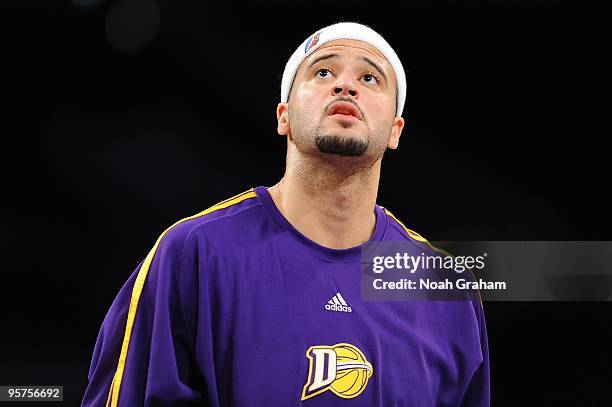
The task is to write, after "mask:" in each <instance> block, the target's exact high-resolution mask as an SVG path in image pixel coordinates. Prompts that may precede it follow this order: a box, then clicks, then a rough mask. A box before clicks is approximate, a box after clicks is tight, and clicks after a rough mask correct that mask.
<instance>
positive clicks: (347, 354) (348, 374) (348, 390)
mask: <svg viewBox="0 0 612 407" xmlns="http://www.w3.org/2000/svg"><path fill="white" fill-rule="evenodd" d="M306 357H307V358H308V360H309V361H310V364H309V367H308V379H307V380H306V384H305V385H304V387H303V389H302V400H306V399H309V398H311V397H314V396H317V395H319V394H321V393H323V392H326V391H328V390H329V391H331V392H332V393H334V394H335V395H336V396H338V397H342V398H345V399H352V398H353V397H357V396H358V395H360V394H361V393H362V392H363V391H364V390H365V388H366V385H367V384H368V379H369V378H370V377H371V376H372V372H373V369H372V364H371V363H370V362H368V360H367V359H366V357H365V355H364V354H363V352H362V351H361V350H359V349H358V348H357V347H356V346H355V345H351V344H350V343H344V342H343V343H337V344H335V345H332V346H329V345H316V346H311V347H310V348H308V350H307V351H306Z"/></svg>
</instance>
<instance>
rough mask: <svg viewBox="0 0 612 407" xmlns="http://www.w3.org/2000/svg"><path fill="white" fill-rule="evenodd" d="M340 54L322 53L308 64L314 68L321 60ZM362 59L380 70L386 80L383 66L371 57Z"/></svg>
mask: <svg viewBox="0 0 612 407" xmlns="http://www.w3.org/2000/svg"><path fill="white" fill-rule="evenodd" d="M338 56H339V55H338V54H327V55H321V56H320V57H318V58H315V59H314V60H313V61H312V62H311V63H310V64H309V65H308V69H310V68H312V66H313V65H314V64H316V63H317V62H319V61H324V60H326V59H330V58H337V57H338ZM361 59H362V60H363V61H365V62H367V63H368V64H370V65H372V67H373V68H374V69H376V70H377V71H378V73H379V74H380V75H381V76H382V77H383V79H384V80H385V81H386V80H387V75H385V73H384V72H383V70H382V68H381V67H380V66H378V64H376V63H375V62H374V61H372V60H371V59H370V58H368V57H361Z"/></svg>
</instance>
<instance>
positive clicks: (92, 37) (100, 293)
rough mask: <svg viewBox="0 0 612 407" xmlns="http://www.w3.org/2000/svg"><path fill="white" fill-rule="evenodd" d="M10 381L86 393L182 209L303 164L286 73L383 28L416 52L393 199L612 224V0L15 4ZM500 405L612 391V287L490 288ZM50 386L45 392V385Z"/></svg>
mask: <svg viewBox="0 0 612 407" xmlns="http://www.w3.org/2000/svg"><path fill="white" fill-rule="evenodd" d="M0 14H1V17H0V21H1V22H2V24H1V26H2V28H1V30H2V49H1V54H0V55H1V56H0V58H1V59H0V60H1V61H2V70H3V71H4V72H3V73H2V81H1V82H0V83H1V85H2V96H3V97H2V99H0V100H3V103H4V104H5V106H4V108H3V109H2V110H3V113H4V114H5V117H4V118H3V119H2V124H1V127H0V129H1V130H0V131H1V135H2V150H1V151H2V161H1V164H0V165H1V167H0V171H1V172H2V174H3V180H2V191H3V198H2V203H3V205H2V211H3V216H2V228H3V230H4V233H3V234H2V242H1V244H2V250H3V254H2V260H3V261H2V267H1V269H0V273H1V274H0V276H1V280H0V295H1V298H0V310H1V311H0V312H1V315H2V317H1V323H2V325H1V326H2V328H0V332H1V334H0V337H1V339H0V384H2V385H10V384H13V385H17V384H19V385H50V384H55V385H63V386H64V391H65V400H66V401H65V402H64V403H63V405H77V404H78V403H79V401H80V398H81V396H82V393H83V391H84V388H85V386H86V381H87V372H88V368H89V361H90V357H91V353H92V351H93V345H94V342H95V339H96V336H97V333H98V329H99V327H100V324H101V323H102V319H103V317H104V315H105V313H106V311H107V309H108V308H109V306H110V304H111V302H112V300H113V299H114V297H115V295H116V293H117V292H118V290H119V288H120V287H121V286H122V284H123V283H124V282H125V280H126V279H127V277H128V276H129V274H130V273H131V272H132V270H133V269H134V268H135V267H136V266H137V265H138V263H139V262H140V261H141V260H142V258H144V256H145V255H146V253H147V252H148V250H149V249H150V248H151V247H152V245H153V243H154V242H155V240H156V238H157V236H158V235H159V234H160V233H161V232H162V231H163V230H164V229H165V228H166V227H168V226H169V225H171V224H172V223H174V222H175V221H176V220H178V219H181V218H183V217H185V216H188V215H191V214H194V213H197V212H199V211H201V210H203V209H205V208H207V207H208V206H210V205H212V204H214V203H216V202H218V201H220V200H222V199H225V198H227V197H229V196H231V195H234V194H237V193H239V192H242V191H244V190H246V189H248V188H250V187H252V186H257V185H268V186H270V185H272V184H274V183H275V182H276V181H277V180H278V179H279V178H280V177H281V176H282V173H283V169H284V154H285V148H286V147H285V139H284V138H283V137H280V136H278V135H277V134H276V130H275V129H276V127H275V125H276V119H275V107H276V104H277V102H278V101H279V95H280V89H279V88H280V76H281V74H282V69H283V67H284V64H285V62H286V60H287V58H288V57H289V55H290V54H291V52H292V51H293V50H294V49H295V47H297V45H299V44H300V43H301V41H303V40H304V39H305V38H306V36H308V35H309V34H311V33H312V32H314V31H315V30H316V29H317V28H320V27H322V26H325V25H327V24H330V23H334V22H337V21H341V20H353V21H355V20H356V21H358V22H362V23H366V24H369V25H371V26H372V27H373V28H375V29H376V30H378V31H380V32H381V33H382V34H383V35H384V36H385V37H386V38H387V39H388V41H389V42H390V43H391V45H392V46H393V47H394V48H395V50H396V51H397V53H398V54H399V56H400V57H401V59H402V61H403V63H404V66H405V67H406V68H407V70H408V94H407V101H406V107H405V111H404V117H405V119H406V122H407V125H406V128H405V131H404V134H403V136H402V139H401V143H400V148H399V150H396V151H392V152H389V153H388V154H387V156H386V158H385V160H384V161H383V172H382V179H381V186H380V191H379V203H380V204H382V205H385V206H386V207H388V208H390V209H391V210H392V211H393V212H394V213H395V215H397V216H398V217H399V218H400V219H402V220H403V221H404V223H406V224H407V226H408V227H410V228H412V229H415V230H416V231H418V232H420V233H422V234H423V235H424V236H426V237H427V238H429V239H430V240H452V239H458V240H460V239H465V240H612V236H611V232H610V229H609V227H610V223H611V222H610V215H609V210H610V204H611V201H610V199H609V197H608V196H607V194H608V193H609V192H608V190H609V188H610V169H611V165H610V157H609V155H610V147H611V145H610V134H611V130H612V116H611V115H610V94H611V91H612V86H611V85H612V80H611V78H610V72H611V71H612V69H611V68H612V64H611V63H610V34H611V33H610V17H612V10H611V9H610V8H608V7H606V3H605V2H601V3H595V2H588V1H552V0H481V1H475V0H467V1H445V0H438V1H432V0H430V1H425V0H411V1H406V2H405V3H403V4H392V3H388V2H382V1H365V0H362V1H351V2H330V1H316V2H312V3H310V4H309V3H290V2H287V1H280V0H276V1H264V0H251V1H243V2H229V3H223V4H222V3H220V2H213V3H206V2H204V1H185V0H172V1H170V0H156V2H155V1H153V0H121V1H119V0H107V1H103V0H100V1H96V0H74V1H72V2H69V1H66V2H58V1H52V0H46V1H27V0H21V1H3V2H2V5H1V9H0ZM485 312H486V317H487V323H488V331H489V340H490V353H491V363H492V370H491V374H492V396H493V405H494V406H607V405H610V395H609V386H610V383H611V382H612V375H611V373H610V367H609V365H610V364H611V363H612V355H611V354H610V343H612V328H611V326H612V304H611V303H605V302H599V303H587V302H582V303H579V302H566V303H560V302H556V303H518V302H514V303H510V302H509V303H499V302H498V303H494V302H488V303H485ZM41 405H42V404H41Z"/></svg>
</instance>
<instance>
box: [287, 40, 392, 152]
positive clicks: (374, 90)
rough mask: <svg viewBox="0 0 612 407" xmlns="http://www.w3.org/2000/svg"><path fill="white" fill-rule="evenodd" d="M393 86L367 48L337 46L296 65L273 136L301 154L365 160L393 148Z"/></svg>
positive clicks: (386, 68)
mask: <svg viewBox="0 0 612 407" xmlns="http://www.w3.org/2000/svg"><path fill="white" fill-rule="evenodd" d="M396 92H397V91H396V80H395V75H394V72H393V68H392V67H391V65H390V64H389V62H388V61H387V60H386V58H385V57H384V56H383V55H382V54H381V53H380V52H379V51H378V50H377V49H376V48H374V47H373V46H371V45H369V44H368V43H365V42H362V41H356V40H336V41H331V42H329V43H326V44H324V45H323V46H321V47H320V48H319V49H317V50H316V51H315V52H313V53H312V54H311V55H310V56H308V58H306V59H305V60H304V61H303V62H302V64H301V65H300V67H299V69H298V71H297V73H296V76H295V79H294V82H293V86H292V89H291V93H290V96H289V102H288V104H283V103H281V104H279V107H278V109H277V117H278V119H279V128H278V132H279V133H280V134H286V135H288V136H289V139H290V141H292V142H293V143H295V146H296V147H297V149H298V150H299V151H300V152H301V153H303V154H319V155H320V154H321V153H324V154H332V155H336V156H360V157H367V158H368V160H367V161H368V162H370V164H371V163H373V162H375V161H376V160H378V159H379V158H381V157H382V155H383V153H384V152H385V150H386V148H387V147H389V148H396V147H397V143H398V141H399V136H400V134H401V130H402V128H403V125H404V121H403V119H402V118H400V117H395V112H396V106H397V104H396Z"/></svg>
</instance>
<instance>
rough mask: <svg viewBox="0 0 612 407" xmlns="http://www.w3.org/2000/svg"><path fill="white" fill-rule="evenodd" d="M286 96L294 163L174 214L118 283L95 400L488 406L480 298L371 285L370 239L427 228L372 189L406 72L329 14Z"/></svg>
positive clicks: (283, 122)
mask: <svg viewBox="0 0 612 407" xmlns="http://www.w3.org/2000/svg"><path fill="white" fill-rule="evenodd" d="M281 88H282V89H281V103H279V105H278V107H277V118H278V129H277V130H278V133H279V134H281V135H283V136H286V137H287V161H286V165H287V166H286V172H285V175H284V177H283V178H282V179H281V180H280V182H279V183H278V184H276V185H275V186H273V187H271V188H265V187H257V188H254V189H251V190H248V191H246V192H244V193H242V194H239V195H237V196H235V197H233V198H230V199H228V200H226V201H223V202H220V203H219V204H217V205H215V206H212V207H211V208H209V209H207V210H205V211H203V212H202V213H199V214H197V215H195V216H191V217H189V218H186V219H183V220H181V221H179V222H177V223H175V224H174V225H172V226H171V227H170V228H168V229H167V230H166V231H165V232H164V233H163V234H162V235H161V236H160V238H159V239H158V241H157V242H156V243H155V245H154V247H153V249H152V250H151V252H150V253H149V254H148V256H147V257H146V258H145V259H144V261H143V262H142V263H141V264H140V265H139V266H138V268H137V269H136V270H135V271H134V273H133V274H132V276H131V277H130V278H129V279H128V281H127V283H126V284H125V286H124V287H123V288H122V289H121V291H120V292H119V295H118V296H117V298H116V300H115V302H114V303H113V304H112V306H111V309H110V311H109V313H108V315H107V316H106V318H105V320H104V323H103V325H102V328H101V331H100V334H99V337H98V340H97V342H96V346H95V350H94V355H93V360H92V364H91V369H90V373H89V386H88V388H87V390H86V392H85V396H84V399H83V406H102V405H109V406H140V405H144V406H174V405H209V406H292V405H304V406H338V405H353V406H415V407H426V406H431V407H434V406H436V407H439V406H486V405H489V360H488V348H487V337H486V330H485V321H484V316H483V310H482V305H481V303H480V302H478V301H455V302H442V301H405V302H392V301H378V302H375V301H370V302H367V301H362V300H361V295H360V278H359V275H360V272H359V263H360V250H361V248H362V247H363V245H364V244H367V243H368V242H376V241H383V240H385V241H400V242H412V243H413V244H414V247H415V248H416V249H415V250H418V251H419V252H421V251H422V250H425V249H424V248H426V247H427V246H426V245H425V242H426V241H425V239H423V238H422V237H421V236H420V235H418V234H416V233H415V232H412V231H411V230H409V229H407V228H405V227H404V226H403V225H402V224H401V223H400V222H399V221H398V220H397V219H396V218H395V217H394V216H393V215H391V213H390V212H389V211H387V210H386V209H384V208H382V207H380V206H378V205H376V194H377V189H378V182H379V176H380V168H381V159H382V157H383V154H384V152H385V150H386V149H387V148H392V149H394V148H397V146H398V143H399V138H400V135H401V133H402V129H403V127H404V120H403V119H402V118H401V114H402V109H403V105H404V100H405V93H406V80H405V74H404V70H403V68H402V65H401V62H400V60H399V58H398V57H397V55H396V54H395V52H394V51H393V49H392V48H391V47H390V46H389V44H388V43H387V42H386V41H385V40H384V39H383V38H382V37H381V36H380V35H379V34H377V33H376V32H374V31H373V30H371V29H370V28H368V27H365V26H363V25H359V24H354V23H340V24H335V25H332V26H329V27H326V28H323V29H321V30H319V31H317V32H316V33H315V34H313V35H312V36H310V37H309V38H308V39H307V40H306V41H304V43H302V44H301V45H300V46H299V47H298V49H297V50H296V51H295V53H294V54H293V55H292V56H291V58H290V59H289V62H288V63H287V65H286V67H285V71H284V74H283V80H282V86H281Z"/></svg>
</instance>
